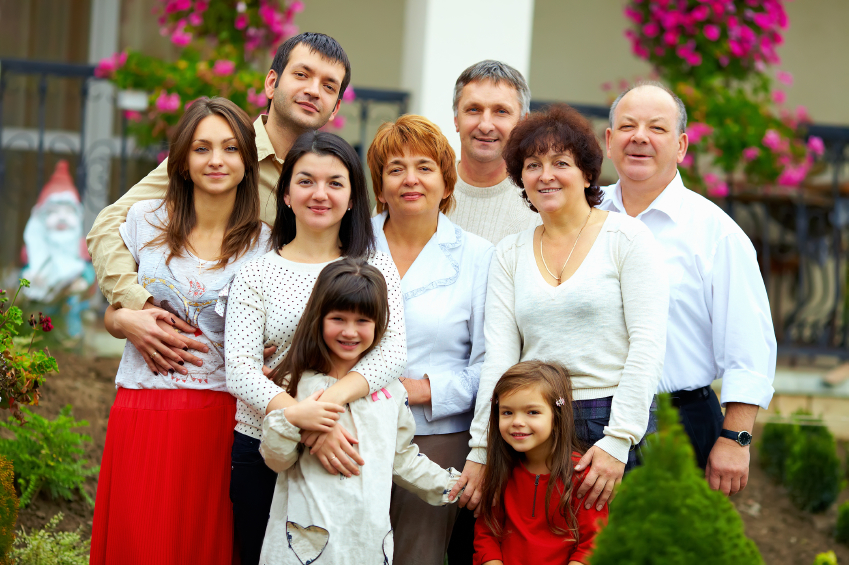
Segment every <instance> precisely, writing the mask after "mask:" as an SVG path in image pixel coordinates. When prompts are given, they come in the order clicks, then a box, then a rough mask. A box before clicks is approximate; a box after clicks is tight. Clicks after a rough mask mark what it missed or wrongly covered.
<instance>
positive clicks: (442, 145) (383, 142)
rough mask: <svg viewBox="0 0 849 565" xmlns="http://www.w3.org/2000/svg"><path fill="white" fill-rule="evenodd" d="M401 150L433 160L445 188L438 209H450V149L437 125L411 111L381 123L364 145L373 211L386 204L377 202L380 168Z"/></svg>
mask: <svg viewBox="0 0 849 565" xmlns="http://www.w3.org/2000/svg"><path fill="white" fill-rule="evenodd" d="M404 153H409V154H411V155H423V156H425V157H429V158H431V159H433V160H434V161H435V162H436V165H437V166H438V167H439V171H440V172H441V173H442V181H443V182H444V183H445V188H447V189H448V196H447V197H446V198H444V199H443V200H442V202H440V203H439V211H440V212H442V213H443V214H447V213H449V212H450V211H451V210H452V209H453V208H454V185H455V184H457V166H456V164H455V162H456V156H455V155H454V149H452V148H451V144H450V143H448V140H447V139H446V138H445V136H444V135H442V131H441V130H440V129H439V126H437V125H436V124H435V123H433V122H432V121H430V120H428V119H427V118H425V117H422V116H416V115H413V114H407V115H405V116H401V117H400V118H398V119H397V120H395V122H387V123H385V124H383V125H381V126H380V127H379V128H378V130H377V134H376V135H375V136H374V141H372V142H371V147H369V148H368V157H367V160H368V168H369V170H370V171H371V181H372V190H374V196H375V199H376V200H377V212H378V213H380V212H383V211H384V210H385V209H386V204H384V203H383V202H381V201H380V195H381V194H383V168H384V167H385V166H386V163H388V162H389V161H390V160H391V159H393V158H395V157H401V156H402V155H404Z"/></svg>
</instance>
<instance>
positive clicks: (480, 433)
mask: <svg viewBox="0 0 849 565" xmlns="http://www.w3.org/2000/svg"><path fill="white" fill-rule="evenodd" d="M533 242H534V230H533V229H530V230H526V231H524V232H522V233H519V234H516V235H513V236H509V237H506V238H504V240H502V241H501V243H499V244H498V246H497V247H496V250H495V257H494V258H493V261H492V266H491V268H490V271H489V286H488V287H487V297H486V311H485V321H484V337H485V340H486V359H485V360H484V364H483V369H482V370H481V379H480V388H479V389H478V396H477V402H476V405H475V418H474V421H473V422H472V427H471V433H472V440H471V442H470V447H472V452H471V453H470V454H469V457H468V458H469V459H470V460H472V461H476V462H478V463H486V428H487V426H488V424H489V421H488V420H489V413H490V401H491V398H492V391H493V389H494V388H495V383H496V382H498V379H499V378H500V377H501V375H502V374H504V372H505V371H506V370H507V369H509V368H510V367H511V366H513V365H514V364H516V363H518V362H520V361H528V360H532V359H538V360H542V361H555V362H558V363H561V364H562V365H564V366H565V367H566V369H568V371H569V373H570V375H571V377H572V387H573V396H574V399H575V400H588V399H594V398H603V397H606V396H613V406H612V409H611V413H610V422H609V424H608V425H607V426H606V427H605V428H604V434H605V437H604V438H602V439H601V440H599V441H598V442H597V443H596V445H597V446H598V447H600V448H601V449H603V450H604V451H606V452H607V453H609V454H610V455H612V456H613V457H615V458H617V459H618V460H620V461H622V462H626V461H627V459H628V450H629V449H630V447H631V446H632V445H635V444H637V443H639V441H640V439H642V437H643V434H645V431H646V427H647V426H648V420H649V406H650V405H651V401H652V397H653V396H654V393H655V391H656V390H657V383H658V381H659V379H660V375H661V372H662V370H663V357H664V353H665V351H666V316H667V312H668V308H669V287H668V282H667V276H666V272H665V270H664V266H663V262H662V261H661V256H660V253H659V250H658V248H657V244H656V242H655V240H654V237H653V236H652V234H651V232H650V231H649V229H648V228H647V227H646V226H645V225H644V224H643V223H642V222H640V221H638V220H635V219H634V218H631V217H629V216H627V215H625V214H608V216H607V218H606V219H605V222H604V225H603V226H602V229H601V231H600V232H599V235H598V238H597V239H596V241H595V242H594V243H593V246H592V248H591V249H590V252H589V253H588V254H587V256H586V258H585V259H584V261H583V262H582V263H581V265H580V266H579V267H578V270H577V271H576V272H575V274H574V275H572V277H570V278H569V279H568V280H566V281H565V282H563V283H562V284H561V285H560V286H557V287H553V286H551V285H550V284H548V283H547V282H546V281H545V279H543V277H542V274H540V272H539V268H538V267H537V264H536V260H535V258H534V250H533Z"/></svg>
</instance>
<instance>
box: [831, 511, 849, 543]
mask: <svg viewBox="0 0 849 565" xmlns="http://www.w3.org/2000/svg"><path fill="white" fill-rule="evenodd" d="M834 537H835V538H837V541H839V542H840V543H845V544H846V545H849V501H847V502H844V503H843V504H841V505H840V508H839V509H838V510H837V531H836V532H835V535H834Z"/></svg>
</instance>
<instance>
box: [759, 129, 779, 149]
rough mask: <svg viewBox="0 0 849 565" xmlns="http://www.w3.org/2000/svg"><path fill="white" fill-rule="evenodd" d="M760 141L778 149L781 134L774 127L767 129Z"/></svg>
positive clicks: (766, 145) (770, 147)
mask: <svg viewBox="0 0 849 565" xmlns="http://www.w3.org/2000/svg"><path fill="white" fill-rule="evenodd" d="M761 143H763V144H764V146H765V147H768V148H769V149H778V148H779V147H780V146H781V135H780V134H779V133H778V132H777V131H775V130H774V129H768V130H766V134H764V137H763V139H762V140H761Z"/></svg>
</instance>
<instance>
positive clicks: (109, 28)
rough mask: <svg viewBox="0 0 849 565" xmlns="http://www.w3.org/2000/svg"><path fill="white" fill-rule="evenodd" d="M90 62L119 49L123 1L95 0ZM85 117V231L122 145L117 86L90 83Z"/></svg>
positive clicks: (103, 197) (100, 204)
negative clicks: (116, 133) (117, 131)
mask: <svg viewBox="0 0 849 565" xmlns="http://www.w3.org/2000/svg"><path fill="white" fill-rule="evenodd" d="M89 29H90V30H91V31H90V33H89V42H88V61H89V63H91V64H97V63H98V62H100V60H101V59H103V58H105V57H109V56H111V55H112V54H113V53H115V52H116V51H118V34H119V31H120V29H121V2H120V0H92V2H91V25H90V27H89ZM89 85H90V87H89V96H88V105H87V106H86V118H85V145H86V146H85V147H84V148H81V149H82V150H84V151H85V157H86V166H87V167H88V176H87V180H86V186H85V201H84V203H83V204H84V206H85V230H86V233H88V230H89V229H91V225H92V224H93V223H94V218H95V217H97V214H98V213H99V212H100V210H102V209H103V207H104V206H106V205H107V204H108V202H107V196H108V188H109V179H110V174H111V157H112V155H113V154H117V152H118V150H119V148H118V147H116V146H114V144H113V143H112V127H113V118H114V111H113V108H114V98H115V88H114V87H113V86H112V84H111V83H109V82H107V81H104V80H93V81H91V82H90V83H89Z"/></svg>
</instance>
